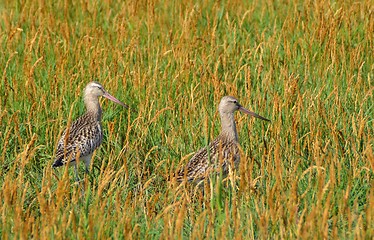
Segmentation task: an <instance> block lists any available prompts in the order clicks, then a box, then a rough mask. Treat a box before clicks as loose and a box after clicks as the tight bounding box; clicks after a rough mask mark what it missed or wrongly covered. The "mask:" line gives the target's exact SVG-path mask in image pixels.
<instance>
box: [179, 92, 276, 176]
mask: <svg viewBox="0 0 374 240" xmlns="http://www.w3.org/2000/svg"><path fill="white" fill-rule="evenodd" d="M237 110H239V111H241V112H244V113H246V114H248V115H251V116H253V117H256V118H259V119H262V120H266V121H269V120H268V119H266V118H264V117H261V116H260V115H258V114H256V113H254V112H251V111H249V110H247V109H245V108H243V107H242V106H241V105H240V104H239V102H238V100H237V99H236V98H234V97H231V96H225V97H223V98H222V100H221V102H220V104H219V113H220V117H221V125H222V131H221V134H220V135H219V136H218V137H217V138H216V139H214V140H213V142H211V143H210V144H209V146H208V147H204V148H202V149H200V150H199V151H198V152H197V153H196V154H195V155H194V156H193V157H192V158H191V159H190V161H189V162H188V163H187V165H186V166H185V167H184V168H182V169H181V170H180V171H179V172H178V174H177V181H178V182H181V181H183V180H185V179H186V180H187V181H189V182H192V181H194V182H199V181H201V180H204V179H205V178H206V177H207V176H209V175H210V174H211V173H214V172H219V171H221V170H222V173H223V175H226V174H227V173H228V171H229V166H231V167H232V168H237V166H238V165H239V161H240V153H239V143H238V134H237V131H236V123H235V117H234V113H235V111H237Z"/></svg>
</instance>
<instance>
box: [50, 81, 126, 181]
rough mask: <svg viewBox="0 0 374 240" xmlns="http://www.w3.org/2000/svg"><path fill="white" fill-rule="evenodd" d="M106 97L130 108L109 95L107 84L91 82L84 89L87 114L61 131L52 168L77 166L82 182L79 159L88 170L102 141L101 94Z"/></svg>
mask: <svg viewBox="0 0 374 240" xmlns="http://www.w3.org/2000/svg"><path fill="white" fill-rule="evenodd" d="M100 96H102V97H105V98H107V99H109V100H111V101H113V102H115V103H117V104H120V105H122V106H123V107H125V108H129V106H128V105H126V104H124V103H123V102H121V101H120V100H118V99H117V98H115V97H113V96H112V95H110V94H109V93H108V92H107V91H106V90H105V89H104V87H103V86H102V85H101V84H100V83H98V82H96V81H93V82H90V83H88V84H87V86H86V87H85V88H84V94H83V100H84V103H85V105H86V113H85V114H83V115H82V116H80V117H79V118H77V119H76V120H75V121H74V122H73V123H72V124H71V125H70V126H68V127H67V128H66V129H65V130H64V132H63V133H62V135H61V137H60V140H59V141H58V144H57V148H56V152H55V160H54V163H53V165H52V167H53V168H56V167H60V166H64V165H66V164H68V165H69V166H74V171H75V176H76V181H77V182H79V176H78V170H77V161H78V160H81V161H83V162H84V163H85V170H86V173H88V172H89V165H90V162H91V158H92V154H93V152H94V151H95V149H96V148H98V147H99V146H100V145H101V143H102V140H103V130H102V126H101V115H102V110H101V107H100V103H99V97H100Z"/></svg>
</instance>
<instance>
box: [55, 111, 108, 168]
mask: <svg viewBox="0 0 374 240" xmlns="http://www.w3.org/2000/svg"><path fill="white" fill-rule="evenodd" d="M101 129H102V128H101V123H100V116H97V114H94V113H91V112H87V113H86V114H84V115H82V116H81V117H79V118H78V119H77V120H76V121H74V122H73V123H72V124H71V126H70V128H69V135H68V136H67V139H66V134H67V132H68V129H65V131H64V132H63V134H62V136H61V138H60V140H59V141H58V145H57V150H56V160H55V162H54V163H53V165H52V166H53V167H59V166H62V165H64V164H67V163H68V162H69V161H70V164H74V163H75V161H76V156H77V154H78V153H79V156H80V157H85V156H88V155H90V154H92V153H93V152H94V150H95V149H96V148H97V147H99V146H100V144H101V142H102V139H103V133H102V130H101Z"/></svg>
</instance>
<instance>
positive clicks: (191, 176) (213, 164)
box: [177, 137, 237, 182]
mask: <svg viewBox="0 0 374 240" xmlns="http://www.w3.org/2000/svg"><path fill="white" fill-rule="evenodd" d="M235 147H236V148H237V146H236V144H235V143H234V142H231V141H227V140H226V138H224V137H218V138H216V139H215V140H214V141H213V142H211V143H210V144H209V146H208V147H204V148H202V149H200V150H199V151H198V152H197V153H196V154H195V155H194V156H193V157H192V158H191V159H190V161H189V162H188V163H187V165H186V166H185V168H182V169H181V170H180V171H179V173H178V177H177V180H178V181H183V179H184V178H185V177H186V179H187V180H188V181H189V182H191V181H194V180H201V179H204V178H205V177H206V176H207V174H209V173H211V172H212V171H220V170H219V168H221V167H222V168H223V170H225V169H226V168H227V164H228V162H227V160H228V159H231V158H232V157H234V155H235V154H236V149H234V148H235ZM208 149H209V151H208ZM220 152H221V153H222V154H219V153H220ZM221 159H222V160H223V162H222V165H219V163H218V161H220V160H221Z"/></svg>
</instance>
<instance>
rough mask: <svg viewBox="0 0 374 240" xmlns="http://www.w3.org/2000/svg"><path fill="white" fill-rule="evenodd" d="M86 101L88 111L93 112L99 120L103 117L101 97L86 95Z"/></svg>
mask: <svg viewBox="0 0 374 240" xmlns="http://www.w3.org/2000/svg"><path fill="white" fill-rule="evenodd" d="M84 103H85V105H86V109H87V113H89V114H93V115H94V116H95V117H96V118H97V120H100V119H101V107H100V103H99V98H98V97H97V96H92V95H88V94H87V95H85V96H84Z"/></svg>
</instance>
